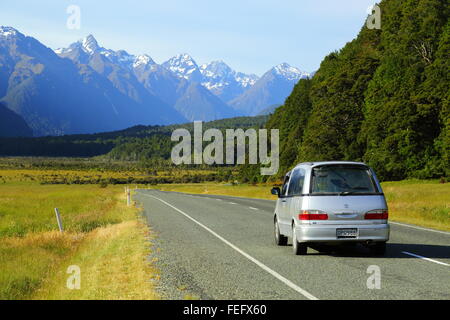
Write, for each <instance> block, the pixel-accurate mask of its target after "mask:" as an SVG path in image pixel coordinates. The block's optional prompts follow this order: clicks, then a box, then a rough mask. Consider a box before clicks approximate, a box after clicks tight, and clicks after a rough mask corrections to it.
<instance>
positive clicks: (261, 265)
mask: <svg viewBox="0 0 450 320" xmlns="http://www.w3.org/2000/svg"><path fill="white" fill-rule="evenodd" d="M143 195H144V196H147V197H152V198H154V199H156V200H159V201H161V202H162V203H164V204H165V205H167V206H169V207H171V208H172V209H174V210H175V211H177V212H179V213H181V214H182V215H184V216H185V217H186V218H188V219H189V220H191V221H192V222H194V223H196V224H197V225H199V226H200V227H202V228H203V229H205V230H206V231H208V232H209V233H211V234H212V235H213V236H215V237H216V238H218V239H219V240H221V241H222V242H223V243H225V244H226V245H228V246H229V247H231V248H232V249H234V250H235V251H237V252H238V253H240V254H241V255H243V256H244V257H246V258H247V259H248V260H250V261H251V262H253V263H255V264H256V265H257V266H258V267H260V268H261V269H263V270H264V271H266V272H268V273H270V274H271V275H272V276H274V277H275V278H277V279H278V280H280V281H281V282H283V283H284V284H285V285H287V286H288V287H290V288H291V289H293V290H295V291H297V292H298V293H300V294H301V295H303V296H305V297H306V298H308V299H309V300H319V299H318V298H316V297H315V296H313V295H312V294H310V293H309V292H307V291H306V290H304V289H302V288H300V287H299V286H297V285H296V284H295V283H293V282H292V281H290V280H289V279H286V278H285V277H283V276H282V275H281V274H279V273H278V272H276V271H274V270H272V269H271V268H269V267H268V266H266V265H265V264H263V263H262V262H260V261H259V260H257V259H255V258H253V257H252V256H251V255H249V254H248V253H246V252H244V251H242V250H241V249H239V248H238V247H236V246H235V245H234V244H232V243H231V242H229V241H228V240H226V239H225V238H223V237H222V236H220V235H219V234H217V233H216V232H214V231H213V230H211V229H210V228H208V227H207V226H205V225H204V224H202V223H201V222H199V221H197V220H195V219H194V218H192V217H191V216H190V215H188V214H187V213H185V212H183V211H181V210H180V209H178V208H176V207H174V206H173V205H171V204H170V203H168V202H166V201H164V200H162V199H159V198H157V197H155V196H152V195H149V194H143Z"/></svg>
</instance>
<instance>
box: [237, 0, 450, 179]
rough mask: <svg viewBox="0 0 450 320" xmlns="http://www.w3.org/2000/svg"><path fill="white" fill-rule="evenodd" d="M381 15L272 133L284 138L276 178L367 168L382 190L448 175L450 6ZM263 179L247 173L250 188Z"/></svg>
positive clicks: (294, 97)
mask: <svg viewBox="0 0 450 320" xmlns="http://www.w3.org/2000/svg"><path fill="white" fill-rule="evenodd" d="M380 7H381V29H380V30H378V29H368V28H367V27H366V26H365V25H364V27H363V28H362V29H361V31H360V33H359V35H358V37H357V38H356V39H354V40H353V41H351V42H349V43H347V45H346V46H345V47H344V48H342V49H341V50H340V51H338V52H332V53H331V54H329V55H328V56H327V57H326V58H325V59H324V60H323V61H322V63H321V66H320V69H319V70H318V71H317V73H316V75H315V76H314V78H313V79H307V80H300V82H299V83H298V84H297V85H296V87H295V88H294V90H293V92H292V94H291V96H290V97H289V98H288V99H287V100H286V102H285V104H284V105H283V106H282V107H280V108H278V109H277V110H276V111H275V113H274V114H273V115H272V116H271V118H270V119H269V121H268V123H267V128H278V129H280V150H281V153H280V157H281V159H280V166H281V168H280V171H279V175H278V177H277V178H279V177H280V176H281V175H283V174H284V173H285V172H286V171H287V170H289V169H290V168H291V167H293V166H294V165H295V164H296V163H298V162H303V161H320V160H353V161H364V162H366V163H368V164H369V165H370V166H372V167H373V168H374V169H375V171H376V172H377V174H378V175H379V177H380V178H381V179H383V180H400V179H406V178H424V179H426V178H436V177H441V176H448V175H449V172H450V164H449V160H450V159H449V156H450V116H449V115H450V110H449V94H450V88H449V84H450V81H449V74H450V72H449V61H450V59H449V58H450V56H449V55H450V43H449V34H450V25H449V19H448V18H449V3H448V1H445V0H384V1H382V2H381V4H380ZM257 172H258V171H257V170H255V168H254V167H251V166H245V167H244V168H243V169H242V172H241V173H242V176H243V177H245V179H246V180H251V179H255V174H257ZM258 178H259V177H258Z"/></svg>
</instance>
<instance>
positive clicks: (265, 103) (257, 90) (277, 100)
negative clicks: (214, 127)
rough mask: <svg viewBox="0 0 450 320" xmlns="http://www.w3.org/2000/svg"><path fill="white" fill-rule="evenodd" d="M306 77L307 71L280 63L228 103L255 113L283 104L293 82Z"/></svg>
mask: <svg viewBox="0 0 450 320" xmlns="http://www.w3.org/2000/svg"><path fill="white" fill-rule="evenodd" d="M308 77H310V74H309V73H307V72H302V71H300V69H298V68H295V67H292V66H290V65H289V64H287V63H281V64H279V65H277V66H275V67H273V68H272V69H270V70H269V71H267V72H266V73H265V74H264V75H263V76H262V77H261V79H259V80H258V81H256V83H255V84H254V85H253V86H251V87H250V88H249V89H248V90H246V91H245V92H244V93H242V94H241V95H240V96H238V97H237V98H235V99H233V100H231V101H230V102H229V104H230V105H231V106H232V107H233V108H235V109H236V110H238V111H240V112H243V113H244V114H248V115H257V114H259V113H260V112H262V111H263V110H265V109H266V108H268V107H270V106H273V105H280V104H283V103H284V100H285V99H286V98H287V97H288V96H289V94H290V93H291V92H292V89H293V88H294V86H295V84H296V83H297V82H298V81H299V80H300V79H304V78H308Z"/></svg>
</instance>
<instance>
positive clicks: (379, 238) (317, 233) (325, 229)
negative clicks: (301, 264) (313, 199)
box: [295, 223, 390, 242]
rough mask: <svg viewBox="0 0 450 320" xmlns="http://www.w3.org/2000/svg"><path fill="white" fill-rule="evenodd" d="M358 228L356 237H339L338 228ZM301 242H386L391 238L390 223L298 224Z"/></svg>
mask: <svg viewBox="0 0 450 320" xmlns="http://www.w3.org/2000/svg"><path fill="white" fill-rule="evenodd" d="M341 228H345V229H347V228H356V229H358V232H357V236H356V237H355V238H337V236H336V229H341ZM295 232H296V236H297V240H298V241H299V242H367V241H374V242H386V241H388V240H389V232H390V227H389V224H387V223H386V224H371V225H297V226H296V231H295Z"/></svg>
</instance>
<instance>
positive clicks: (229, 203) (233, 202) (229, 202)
mask: <svg viewBox="0 0 450 320" xmlns="http://www.w3.org/2000/svg"><path fill="white" fill-rule="evenodd" d="M228 203H229V204H236V203H234V202H228Z"/></svg>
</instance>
